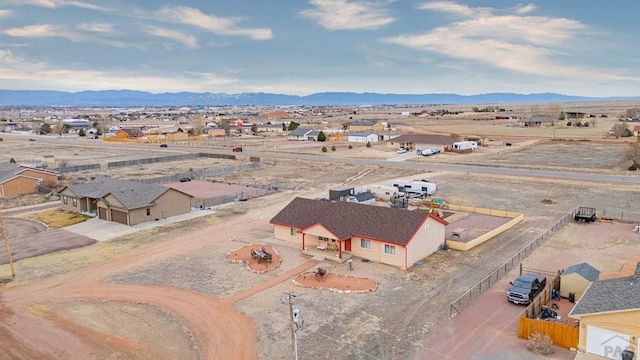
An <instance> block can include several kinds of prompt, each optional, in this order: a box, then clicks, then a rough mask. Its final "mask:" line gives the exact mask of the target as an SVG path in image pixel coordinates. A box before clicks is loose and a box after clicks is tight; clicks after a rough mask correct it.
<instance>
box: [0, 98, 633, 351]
mask: <svg viewBox="0 0 640 360" xmlns="http://www.w3.org/2000/svg"><path fill="white" fill-rule="evenodd" d="M580 105H582V106H585V105H583V104H580ZM570 106H571V105H567V107H570ZM573 106H576V107H577V106H579V105H578V104H573ZM588 106H589V107H590V109H593V112H594V113H598V114H609V115H610V116H609V117H607V118H597V122H596V124H595V126H591V127H588V128H575V127H567V126H558V127H556V128H554V129H551V128H548V127H542V128H524V127H521V126H517V123H516V121H506V122H502V123H499V124H497V123H496V120H495V119H489V118H484V119H480V117H481V116H484V117H486V115H485V114H482V115H480V114H474V115H471V114H466V115H456V116H451V117H448V118H438V119H435V118H426V119H422V118H413V117H402V118H401V117H393V118H389V119H388V121H389V122H390V123H391V124H393V127H394V129H395V130H394V131H396V132H398V133H407V134H411V133H432V134H446V135H449V134H460V135H462V136H472V135H475V136H478V135H482V136H484V137H486V138H487V139H488V140H487V142H486V143H485V145H486V146H481V147H479V148H478V149H477V151H474V152H473V153H471V154H457V153H448V152H446V153H442V154H438V155H435V156H429V157H422V156H413V155H412V156H408V155H407V156H404V157H403V156H400V155H398V154H397V153H396V151H395V149H393V148H388V147H387V146H386V143H384V142H382V143H374V144H372V145H371V146H370V147H367V146H365V144H355V145H353V146H352V147H351V148H349V144H348V143H346V142H335V143H330V144H327V145H334V146H335V147H336V150H335V151H328V152H327V153H323V152H321V150H320V149H321V147H322V145H321V144H319V143H316V142H293V141H287V140H286V138H279V137H272V136H267V137H265V138H257V139H256V138H253V137H250V136H244V135H243V136H241V137H238V138H225V139H210V140H207V141H203V142H200V143H196V142H183V143H180V142H176V143H171V144H169V147H168V148H166V149H160V148H159V147H158V146H157V144H135V145H133V144H109V143H106V142H102V141H98V142H96V141H94V140H88V139H55V140H52V141H48V140H47V141H45V140H46V139H45V137H38V138H37V141H35V142H27V141H26V138H25V137H23V136H22V137H21V136H3V138H4V140H3V141H2V142H0V149H1V151H0V161H1V162H7V161H9V159H10V158H12V157H14V158H16V159H20V160H33V161H36V160H37V159H39V158H40V157H41V156H42V155H45V154H54V155H55V157H56V160H57V161H64V162H65V163H66V164H67V165H69V166H71V165H76V164H83V163H96V162H98V163H106V162H107V161H111V160H112V159H114V158H115V159H118V160H124V159H136V158H146V157H154V156H161V155H163V154H167V153H170V154H188V153H193V152H205V153H206V152H212V153H224V154H231V147H233V146H242V148H243V149H244V152H243V153H241V154H237V156H236V158H235V159H221V158H214V159H211V158H197V159H193V160H183V161H177V162H172V163H169V166H167V164H166V163H160V164H145V165H136V166H133V167H123V168H117V169H100V170H99V171H82V172H74V173H68V174H67V173H65V174H64V175H63V177H62V179H61V184H62V185H64V184H69V183H75V182H82V181H87V180H89V179H91V178H92V177H93V176H112V177H117V178H122V179H136V178H142V177H154V176H160V175H170V174H172V173H181V172H188V171H191V170H194V169H200V168H212V167H225V166H234V165H235V164H238V163H245V162H249V160H250V159H249V158H250V157H252V158H254V157H257V158H259V160H260V162H261V163H262V166H261V167H260V168H258V169H255V170H250V171H242V172H234V173H230V174H226V175H222V176H219V177H215V178H211V179H206V180H208V181H215V182H225V183H231V184H238V185H255V184H260V185H266V184H270V185H274V186H276V187H277V188H278V191H277V192H276V193H273V194H270V195H266V196H263V197H259V198H255V199H250V200H249V201H246V202H235V203H229V204H225V205H221V206H218V207H214V208H212V209H211V210H212V212H213V214H212V215H207V216H201V217H194V218H192V219H190V220H185V221H181V222H175V223H172V224H170V225H164V226H161V227H160V226H159V227H154V228H150V229H145V230H140V231H137V232H135V233H133V234H130V235H125V236H122V237H117V238H115V239H112V240H108V241H101V242H96V243H92V244H90V245H87V246H82V247H77V248H74V249H68V250H64V251H56V252H54V253H51V254H46V255H40V256H35V257H27V258H22V259H20V260H19V261H17V262H16V263H15V269H16V273H17V276H16V277H15V279H13V278H11V276H10V270H9V268H8V265H2V266H0V279H2V285H1V288H0V317H1V318H2V320H3V321H2V323H1V324H0V334H1V335H2V336H1V337H0V344H1V345H2V348H3V349H5V350H4V351H3V352H2V353H0V359H33V358H38V359H158V358H160V359H178V358H180V359H254V358H257V359H284V358H291V357H292V348H291V345H292V344H291V343H292V339H291V332H290V329H291V328H290V320H289V316H290V314H289V306H288V304H287V302H286V301H284V300H283V298H284V297H286V296H285V295H286V294H295V298H294V299H295V300H294V304H295V306H296V307H297V308H299V310H300V316H301V319H302V320H303V324H301V325H302V326H300V328H299V329H298V330H297V331H296V333H295V336H296V339H297V344H298V346H297V350H298V353H299V357H300V358H301V359H319V358H326V359H423V358H443V359H449V358H451V359H456V358H458V357H457V356H456V355H454V354H453V353H449V352H447V350H446V349H438V350H437V353H436V352H432V353H429V349H434V348H436V347H437V346H436V345H437V344H436V343H437V342H442V340H441V339H440V340H438V338H437V336H436V335H438V334H442V333H443V331H444V332H451V331H453V330H452V329H451V326H452V325H451V324H452V323H451V320H450V319H449V314H450V313H449V305H450V302H451V301H452V300H454V299H455V298H456V297H458V296H459V295H460V294H462V293H464V292H465V291H466V290H467V289H469V288H470V287H472V286H474V285H475V284H476V283H477V282H478V281H479V280H481V279H482V278H483V277H484V276H486V274H488V273H490V272H491V271H493V270H494V269H496V268H498V267H499V266H501V265H502V264H504V263H505V261H507V260H508V259H509V258H510V257H511V256H512V255H513V254H514V253H516V252H517V251H519V250H520V249H521V248H522V247H523V246H525V245H526V244H528V243H529V242H530V241H531V240H532V239H534V238H535V237H537V236H538V235H539V234H540V233H542V232H544V231H546V230H547V229H548V228H549V227H550V226H552V225H553V224H554V223H555V222H556V221H557V220H558V219H559V218H561V217H562V216H564V215H566V214H567V213H568V212H570V211H572V210H573V209H574V208H576V207H577V206H589V207H594V208H596V209H597V211H598V216H603V215H605V214H606V215H608V216H609V217H611V218H613V219H614V221H615V222H616V223H619V224H623V225H624V229H623V230H620V234H622V233H624V234H626V235H620V234H618V233H616V235H615V238H612V237H613V236H614V235H612V234H610V233H609V232H607V231H606V229H605V230H598V231H595V230H593V231H592V232H589V231H587V232H586V233H582V234H583V235H584V238H576V236H575V235H567V233H566V232H570V233H572V234H573V233H578V231H579V229H573V227H574V226H576V225H574V224H570V225H567V227H566V229H565V230H563V231H560V232H558V233H557V234H556V235H554V236H553V237H552V239H550V240H549V241H548V242H547V243H546V244H544V245H542V246H541V247H540V248H539V249H538V250H536V252H535V253H534V256H532V257H531V258H530V259H531V260H530V261H531V263H530V264H531V265H535V266H541V267H542V266H548V267H553V268H554V270H558V269H560V268H564V267H566V266H568V265H570V264H571V263H566V262H567V261H569V259H570V260H571V261H586V262H594V263H597V264H598V265H599V266H600V267H601V270H602V271H607V272H615V271H617V270H619V269H620V268H621V267H622V266H623V265H624V264H625V262H626V261H627V260H628V259H627V258H625V257H624V256H622V254H625V255H629V257H631V256H633V255H636V254H638V253H640V239H638V234H636V233H633V232H631V231H630V229H631V228H632V227H633V226H632V225H633V224H637V223H640V203H638V201H636V200H637V199H638V196H639V195H640V187H639V186H638V184H637V182H635V181H636V180H633V181H632V182H628V183H627V182H624V181H619V182H607V181H601V180H597V179H594V180H593V181H587V180H576V179H559V178H549V177H544V176H538V175H536V176H527V175H526V171H527V170H529V171H534V170H543V171H554V172H567V173H581V174H595V175H617V176H620V177H622V178H629V179H637V178H638V173H637V172H630V171H628V170H627V169H628V167H629V165H630V163H629V162H628V161H625V160H623V158H622V155H623V153H624V151H625V149H626V147H627V146H628V143H629V142H630V139H629V138H619V139H616V138H614V137H612V136H608V135H607V132H608V130H609V129H610V128H611V127H612V126H613V125H614V124H616V123H618V122H619V118H618V117H617V115H620V114H621V113H623V112H624V108H626V107H628V106H629V104H627V103H622V104H609V103H598V104H588ZM464 109H465V110H466V113H468V112H469V108H468V107H465V108H464ZM520 109H521V111H523V112H524V111H526V106H524V105H523V106H521V107H520ZM595 109H597V110H595ZM613 115H616V117H614V116H613ZM359 116H361V117H362V118H367V117H372V116H377V117H380V116H382V114H380V113H376V114H374V113H366V112H364V114H362V115H359ZM343 120H344V119H340V118H338V119H335V118H334V119H328V121H333V122H335V123H337V122H338V121H343ZM313 121H314V120H313V119H310V120H309V126H311V125H312V124H313ZM507 125H509V126H507ZM303 126H306V125H305V124H304V123H303ZM507 143H509V144H510V145H509V146H507V145H506V144H507ZM247 152H248V153H249V154H247V155H245V153H247ZM308 156H312V157H313V158H308ZM367 160H375V161H376V162H367ZM380 161H382V162H383V163H382V164H381V163H380ZM407 164H410V165H411V166H405V165H407ZM446 165H462V166H465V165H467V166H474V167H487V168H489V167H490V168H497V169H500V168H508V169H520V170H524V171H525V175H518V176H517V175H504V174H500V173H493V174H492V173H487V172H478V171H474V170H473V168H469V169H471V170H469V171H456V170H441V169H443V167H437V166H446ZM408 177H415V178H421V179H422V178H424V179H429V180H430V181H433V182H436V183H437V185H438V192H437V196H438V197H439V198H442V199H445V200H446V201H447V202H448V203H451V204H461V205H466V206H471V207H486V208H491V209H502V210H509V211H515V212H521V213H524V214H525V218H524V221H522V222H521V223H519V224H518V225H516V226H515V227H514V228H512V229H510V230H508V231H507V232H504V233H502V234H500V235H498V236H497V237H495V238H493V239H491V240H490V241H489V242H487V243H485V244H483V245H481V246H478V247H476V248H474V249H472V250H470V251H467V252H459V251H438V252H436V253H435V254H433V255H431V256H429V257H427V258H425V259H424V260H423V262H422V263H421V264H419V265H414V266H412V267H411V268H409V269H408V270H401V269H397V268H394V267H391V266H388V265H382V264H377V263H372V262H365V261H362V260H363V259H358V258H355V259H354V261H353V263H352V266H353V269H352V270H351V269H349V266H348V265H347V264H346V263H340V262H335V261H322V260H318V259H316V258H309V257H306V256H302V254H301V251H300V249H298V248H296V247H294V246H291V245H290V244H285V243H282V242H279V241H277V240H275V239H274V238H273V229H272V225H270V224H269V220H270V219H271V218H272V217H273V216H274V215H275V214H276V213H277V212H278V211H279V210H280V209H282V207H283V206H285V205H286V204H287V203H288V202H289V201H290V200H291V199H293V198H294V197H297V196H299V197H307V198H316V197H326V196H327V195H328V191H329V189H332V188H337V187H341V186H354V187H356V188H358V189H359V188H361V187H363V186H367V185H371V184H390V182H391V181H393V179H397V178H408ZM42 201H43V200H42V199H41V198H39V197H34V196H30V197H23V198H20V199H18V198H16V199H3V200H2V203H1V204H2V210H3V212H4V211H6V210H8V209H11V208H14V207H17V206H23V205H32V204H36V203H38V202H42ZM383 205H384V204H383ZM12 216H13V217H16V219H15V220H14V219H10V220H11V221H17V220H18V219H23V218H24V215H22V214H17V215H12ZM24 221H26V220H24ZM608 225H609V224H608V223H602V224H601V223H596V224H593V225H588V226H605V227H606V226H608ZM627 228H629V229H627ZM571 229H573V230H571ZM34 231H36V230H34ZM37 231H39V232H41V233H42V232H44V233H46V231H47V230H43V229H39V230H37ZM13 235H15V234H12V233H11V231H10V232H9V240H11V238H12V236H13ZM627 235H628V236H629V238H623V236H627ZM41 236H42V235H41ZM634 236H635V240H634ZM598 242H599V243H602V244H603V246H595V245H593V244H594V243H598ZM256 244H264V245H260V246H265V247H266V249H268V250H269V252H270V253H273V254H275V259H274V262H273V263H269V264H258V263H256V264H251V261H252V259H251V258H250V257H248V256H247V254H246V253H245V254H244V255H242V254H239V255H238V257H240V258H243V259H245V261H244V262H242V261H240V262H237V261H230V258H229V256H230V255H229V254H233V252H234V251H240V250H239V249H245V248H246V249H249V248H248V247H251V246H253V247H255V246H256ZM604 244H610V246H609V245H607V246H605V245H604ZM612 244H614V245H615V246H614V245H612ZM592 248H593V250H592ZM585 249H588V250H589V251H583V250H585ZM247 251H248V250H247ZM245 252H246V251H245ZM609 252H611V253H610V254H609ZM6 255H7V254H6V252H2V251H0V259H3V258H5V257H6ZM545 257H546V258H545ZM599 257H606V259H607V261H606V262H603V261H599V260H598V258H599ZM563 258H564V259H565V261H564V262H563V261H562V259H563ZM549 259H551V260H549ZM548 260H549V261H548ZM527 261H529V260H527ZM245 263H249V264H248V265H246V266H245ZM4 264H6V262H5V263H4ZM263 265H264V270H265V271H261V270H260V269H263V267H262V266H263ZM276 265H277V266H276ZM319 268H323V269H326V271H327V272H328V273H329V275H330V276H332V277H334V279H335V278H336V277H343V278H353V279H366V280H367V281H369V282H372V283H375V284H376V285H375V286H369V287H368V288H366V289H367V290H366V291H362V292H359V291H354V292H350V291H327V290H326V289H322V286H314V284H313V282H314V281H315V282H319V281H318V280H317V279H315V278H313V277H311V278H310V279H307V278H306V277H304V278H303V279H304V280H310V281H311V284H310V285H309V284H307V285H306V286H301V281H302V280H301V279H300V276H313V275H310V274H314V272H317V271H318V269H319ZM555 268H558V269H555ZM252 269H253V270H256V269H257V270H259V271H251V270H252ZM514 274H515V273H514ZM331 280H332V279H331V278H329V279H328V281H331ZM336 284H337V283H336ZM336 284H333V283H330V286H326V287H328V288H334V287H337V286H340V285H339V284H338V285H336ZM347 285H348V282H347ZM354 286H355V283H354ZM498 286H499V285H498ZM343 290H344V289H343ZM500 291H502V289H500ZM505 302H506V300H505ZM513 306H514V307H515V306H516V305H513ZM463 314H464V311H463ZM507 329H510V328H508V327H507ZM507 332H508V331H507ZM509 339H510V340H509V341H508V342H505V345H503V346H504V347H505V348H504V349H502V350H504V351H505V354H507V351H508V356H514V357H515V356H517V357H520V358H523V359H525V358H526V359H528V358H532V359H535V358H538V357H537V355H533V354H532V353H530V352H528V351H527V349H526V341H525V340H519V339H517V337H516V334H515V332H512V337H510V338H509ZM469 341H472V340H471V338H470V339H469ZM471 345H472V344H470V346H471ZM495 346H500V345H499V344H496V345H495ZM478 349H480V350H481V351H484V350H482V349H481V347H480V348H478ZM480 350H479V351H480ZM485 350H486V349H485ZM499 350H500V349H499V348H495V347H494V348H492V349H491V351H492V352H490V353H482V352H481V351H480V352H478V353H475V355H474V354H468V355H467V356H471V358H482V357H481V356H482V354H484V356H490V357H488V358H492V357H491V356H497V355H496V354H500V351H499ZM435 354H439V355H435ZM573 354H575V353H572V352H570V351H568V350H564V349H558V350H557V352H556V355H554V356H555V357H556V358H559V359H560V358H561V359H569V358H572V355H573ZM473 356H476V357H473ZM505 356H507V355H505ZM505 358H509V357H505Z"/></svg>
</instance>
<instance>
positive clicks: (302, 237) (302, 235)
mask: <svg viewBox="0 0 640 360" xmlns="http://www.w3.org/2000/svg"><path fill="white" fill-rule="evenodd" d="M304 235H305V234H304V233H302V251H304Z"/></svg>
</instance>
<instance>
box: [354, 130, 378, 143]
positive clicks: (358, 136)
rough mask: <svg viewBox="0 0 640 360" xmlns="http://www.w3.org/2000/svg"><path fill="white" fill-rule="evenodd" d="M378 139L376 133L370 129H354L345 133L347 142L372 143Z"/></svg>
mask: <svg viewBox="0 0 640 360" xmlns="http://www.w3.org/2000/svg"><path fill="white" fill-rule="evenodd" d="M378 140H379V137H378V134H376V133H373V132H370V131H354V132H349V133H348V134H347V141H348V142H357V143H373V142H378Z"/></svg>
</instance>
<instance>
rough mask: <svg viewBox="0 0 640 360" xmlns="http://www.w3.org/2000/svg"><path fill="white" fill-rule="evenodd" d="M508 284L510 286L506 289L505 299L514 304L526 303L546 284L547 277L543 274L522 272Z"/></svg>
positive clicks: (529, 302) (531, 300)
mask: <svg viewBox="0 0 640 360" xmlns="http://www.w3.org/2000/svg"><path fill="white" fill-rule="evenodd" d="M509 284H511V287H510V288H509V290H507V300H509V301H510V302H512V303H514V304H525V305H528V304H531V302H533V299H535V297H536V296H538V294H540V292H542V290H544V288H545V286H547V278H546V277H545V276H544V275H536V274H522V275H520V276H518V278H517V279H516V280H515V281H514V282H510V283H509Z"/></svg>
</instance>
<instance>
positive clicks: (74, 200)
mask: <svg viewBox="0 0 640 360" xmlns="http://www.w3.org/2000/svg"><path fill="white" fill-rule="evenodd" d="M71 200H72V201H73V207H77V206H78V199H76V198H73V199H71Z"/></svg>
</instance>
